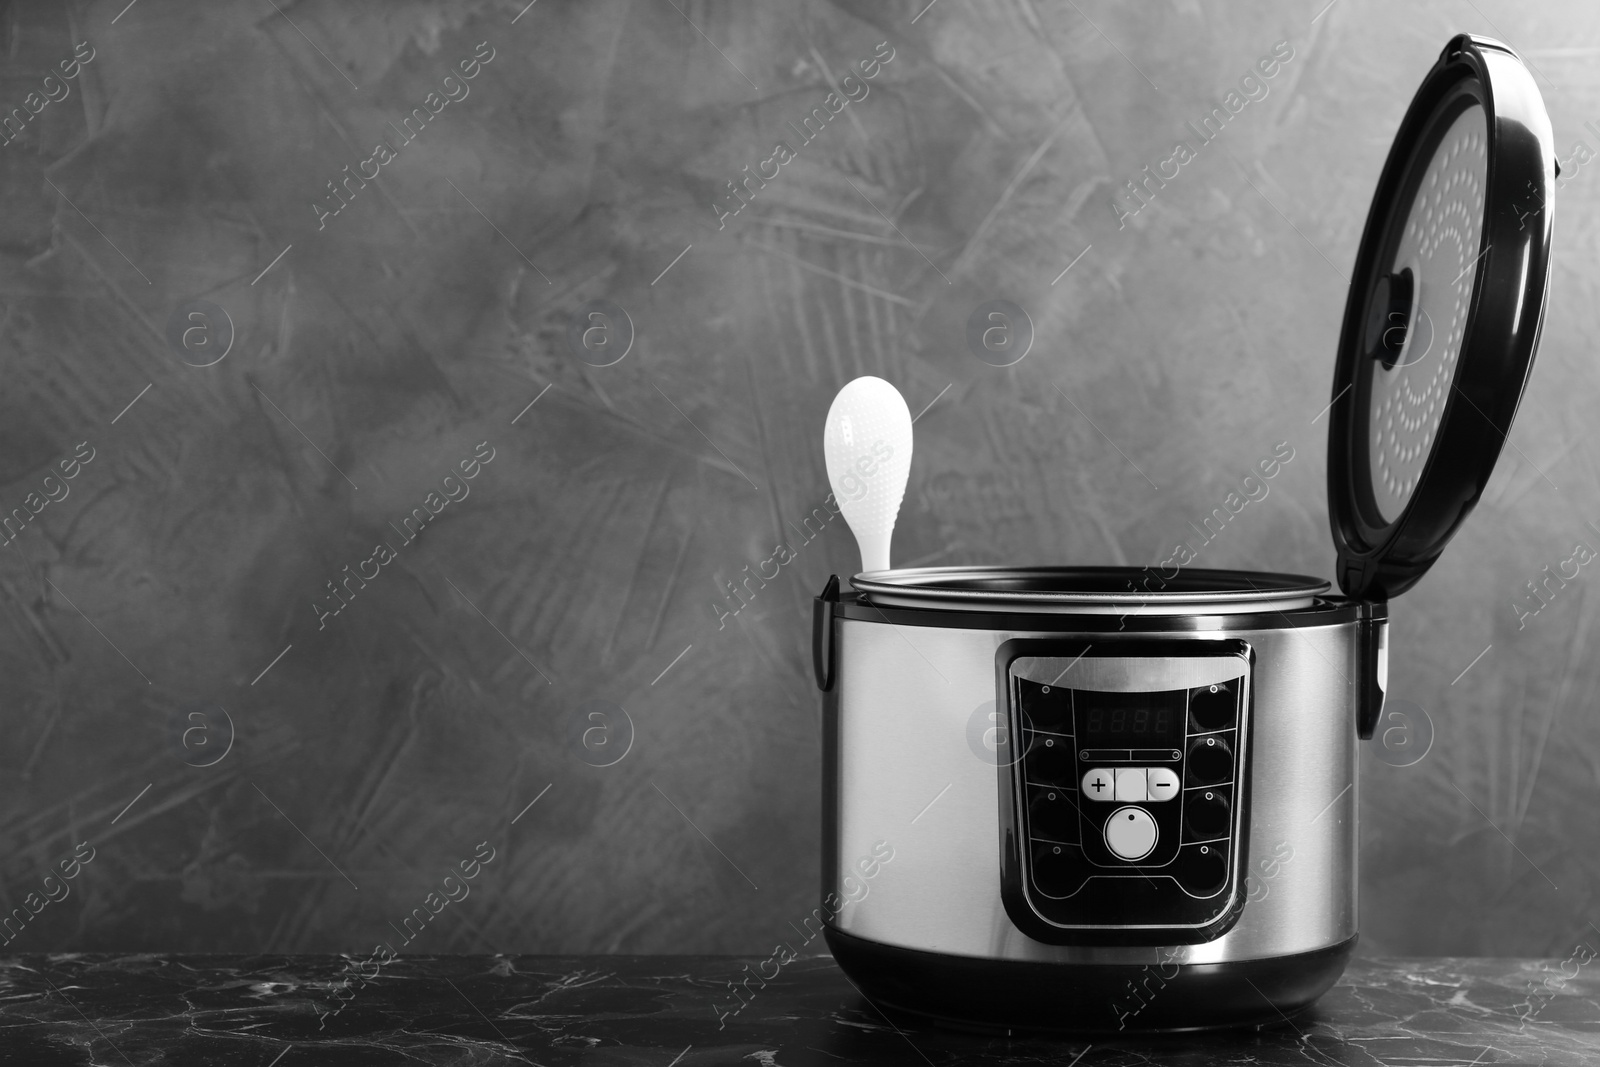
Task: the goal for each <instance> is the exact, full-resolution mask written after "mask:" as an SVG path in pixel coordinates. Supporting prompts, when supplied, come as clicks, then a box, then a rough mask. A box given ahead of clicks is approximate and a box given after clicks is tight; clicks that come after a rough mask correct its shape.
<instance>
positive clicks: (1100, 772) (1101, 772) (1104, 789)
mask: <svg viewBox="0 0 1600 1067" xmlns="http://www.w3.org/2000/svg"><path fill="white" fill-rule="evenodd" d="M1116 780H1117V778H1116V775H1114V774H1112V773H1111V772H1110V771H1108V770H1106V769H1105V768H1104V767H1096V768H1094V769H1093V770H1091V771H1090V772H1089V773H1088V774H1086V775H1084V776H1083V795H1084V796H1085V797H1087V798H1088V799H1090V800H1112V799H1113V794H1114V793H1115V792H1116V786H1115V784H1114V783H1115V782H1116Z"/></svg>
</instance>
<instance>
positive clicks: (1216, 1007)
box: [813, 35, 1556, 1031]
mask: <svg viewBox="0 0 1600 1067" xmlns="http://www.w3.org/2000/svg"><path fill="white" fill-rule="evenodd" d="M1554 159H1555V157H1554V150H1553V142H1552V137H1551V130H1550V122H1549V119H1548V117H1547V116H1546V114H1545V110H1544V106H1543V102H1542V100H1541V99H1540V96H1539V93H1538V90H1537V89H1536V88H1535V86H1534V83H1533V80H1532V79H1531V77H1530V76H1529V74H1528V71H1527V69H1526V68H1525V67H1524V65H1523V64H1522V62H1521V61H1520V59H1519V58H1518V57H1517V55H1516V54H1515V53H1514V52H1513V51H1512V50H1511V49H1509V48H1507V47H1506V46H1504V45H1502V44H1500V43H1498V42H1496V41H1492V40H1488V39H1485V38H1481V37H1474V36H1465V35H1463V36H1459V37H1456V38H1454V39H1453V40H1451V41H1450V42H1449V44H1448V45H1446V47H1445V49H1444V51H1443V53H1442V54H1441V55H1440V57H1439V60H1438V62H1437V64H1436V65H1435V66H1434V67H1433V68H1432V70H1431V71H1430V72H1429V73H1428V75H1427V77H1426V79H1425V80H1424V81H1423V84H1422V86H1421V88H1420V89H1419V91H1418V92H1417V94H1416V97H1415V99H1414V100H1413V101H1412V103H1411V106H1410V108H1409V110H1408V111H1407V112H1406V114H1405V117H1404V120H1403V121H1402V123H1401V125H1400V129H1399V132H1398V134H1397V136H1396V138H1395V142H1394V145H1393V147H1392V149H1391V151H1390V153H1389V156H1388V159H1387V162H1386V163H1385V165H1384V167H1383V171H1382V174H1381V177H1380V179H1379V182H1378V186H1377V191H1376V194H1375V196H1374V198H1373V201H1372V206H1371V210H1370V212H1369V215H1368V218H1367V223H1366V228H1365V231H1364V233H1363V236H1362V239H1361V244H1360V247H1359V250H1358V252H1357V255H1356V261H1355V272H1354V276H1353V278H1352V281H1351V284H1350V288H1349V294H1348V298H1347V303H1346V309H1345V315H1344V321H1343V327H1342V330H1341V334H1340V337H1339V345H1338V353H1337V360H1336V365H1335V371H1334V380H1333V388H1332V393H1331V399H1330V402H1329V406H1328V408H1327V409H1326V416H1325V417H1327V418H1328V420H1329V431H1328V503H1329V513H1330V525H1331V527H1332V533H1333V542H1334V546H1335V550H1336V554H1337V562H1336V565H1335V576H1336V580H1337V583H1338V587H1339V592H1340V594H1342V595H1339V594H1335V593H1333V592H1332V587H1331V584H1330V583H1329V582H1326V581H1322V580H1320V579H1317V578H1310V577H1304V576H1300V575H1294V574H1277V573H1263V572H1254V571H1234V570H1211V569H1199V568H1193V567H1187V566H1178V565H1176V564H1175V563H1173V562H1172V561H1170V560H1169V561H1168V562H1167V563H1164V564H1161V565H1159V566H1156V567H1148V568H1142V569H1141V568H1127V567H995V566H983V567H937V568H916V569H900V570H894V569H889V570H879V571H870V572H864V573H861V574H857V575H855V576H854V577H853V578H851V579H850V581H849V588H848V589H846V588H845V587H843V586H842V585H841V584H840V582H839V579H838V578H837V577H834V578H832V579H831V580H830V581H829V582H828V584H827V587H826V589H825V590H824V591H823V592H822V594H821V595H820V596H818V597H817V598H816V602H815V611H814V625H813V658H814V665H815V670H816V678H817V683H818V685H819V687H820V688H821V690H822V692H823V694H824V760H823V762H824V776H825V781H824V788H823V798H824V799H823V841H824V845H823V859H822V868H823V870H822V890H823V914H824V916H825V917H826V919H827V924H826V937H827V942H828V945H829V946H830V948H831V949H832V952H833V954H834V957H835V958H836V960H837V962H838V963H839V965H840V967H841V968H843V969H844V971H845V973H846V974H847V975H848V976H849V977H850V979H851V980H852V981H853V982H854V983H855V984H856V986H857V988H858V989H859V990H860V991H861V992H862V994H863V995H864V996H866V997H867V998H868V999H869V1000H870V1001H871V1002H872V1003H874V1004H876V1005H878V1006H879V1007H881V1008H883V1009H885V1010H886V1011H890V1012H892V1013H893V1012H898V1013H901V1014H905V1015H910V1016H915V1017H921V1018H923V1019H927V1020H932V1021H935V1022H939V1023H944V1024H950V1025H957V1026H965V1027H976V1028H984V1029H995V1030H1011V1029H1064V1030H1073V1031H1116V1030H1126V1029H1146V1030H1163V1029H1193V1028H1212V1027H1224V1026H1238V1025H1253V1024H1266V1023H1272V1022H1276V1021H1279V1020H1282V1019H1288V1018H1292V1017H1293V1016H1294V1014H1295V1013H1296V1012H1299V1011H1302V1010H1304V1009H1306V1008H1307V1007H1308V1006H1309V1005H1310V1004H1311V1003H1312V1002H1313V1001H1314V1000H1315V999H1316V998H1317V997H1318V996H1320V995H1321V994H1322V993H1324V992H1325V991H1326V990H1327V989H1328V988H1329V987H1330V986H1331V985H1332V984H1333V983H1334V982H1335V981H1336V980H1337V979H1338V977H1339V975H1340V973H1341V972H1342V971H1343V969H1344V967H1345V964H1346V961H1347V960H1348V959H1349V958H1350V954H1351V952H1352V950H1353V949H1354V947H1355V944H1356V939H1357V915H1358V909H1357V897H1356V891H1357V861H1358V849H1357V841H1358V837H1357V814H1358V810H1359V799H1360V794H1359V788H1358V783H1357V777H1356V763H1357V751H1358V746H1359V744H1360V742H1361V741H1363V740H1367V739H1370V738H1371V737H1372V735H1373V732H1374V728H1375V726H1376V724H1377V723H1378V720H1379V716H1380V713H1381V711H1382V708H1383V701H1384V687H1385V679H1386V675H1387V659H1388V643H1387V623H1388V609H1387V602H1388V600H1389V599H1390V598H1391V597H1394V596H1396V595H1398V594H1400V593H1402V592H1404V591H1405V590H1407V589H1409V588H1410V587H1411V586H1412V585H1413V584H1415V583H1416V582H1417V580H1418V579H1419V578H1421V577H1422V575H1423V573H1424V572H1425V571H1426V570H1427V569H1428V568H1429V566H1431V565H1432V563H1433V561H1434V560H1435V559H1436V558H1437V557H1438V555H1439V553H1440V551H1441V550H1442V549H1443V548H1444V545H1445V544H1446V542H1448V541H1449V539H1450V537H1451V536H1452V535H1453V534H1454V532H1455V531H1456V529H1457V528H1458V527H1459V525H1460V523H1461V521H1462V520H1463V519H1464V518H1465V517H1466V515H1467V513H1468V512H1469V511H1470V510H1471V509H1472V507H1473V505H1474V504H1475V503H1476V501H1477V500H1478V497H1479V496H1480V495H1481V493H1482V491H1483V488H1484V484H1485V483H1486V481H1487V480H1488V477H1489V474H1490V472H1491V471H1492V469H1493V467H1494V463H1495V460H1496V458H1497V457H1498V455H1499V453H1500V449H1501V445H1502V443H1503V442H1504V440H1505V437H1506V434H1507V432H1508V431H1509V429H1510V426H1511V421H1512V418H1513V416H1514V415H1515V413H1516V409H1517V405H1518V403H1519V400H1520V398H1521V395H1522V391H1523V386H1524V384H1525V382H1526V380H1527V376H1528V373H1529V370H1530V368H1531V366H1532V361H1533V356H1534V352H1535V349H1536V348H1537V344H1538V338H1539V332H1540V327H1541V325H1542V321H1543V316H1544V306H1545V294H1546V290H1547V287H1548V277H1549V247H1550V234H1551V204H1550V197H1551V192H1552V189H1553V185H1554V178H1555V175H1556V166H1555V162H1554ZM886 854H887V855H892V860H890V861H888V862H882V857H883V856H884V855H886Z"/></svg>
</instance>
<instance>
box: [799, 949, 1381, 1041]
mask: <svg viewBox="0 0 1600 1067" xmlns="http://www.w3.org/2000/svg"><path fill="white" fill-rule="evenodd" d="M825 936H826V938H827V941H828V947H829V948H830V949H832V950H833V958H834V960H835V961H836V962H837V963H838V964H839V967H840V969H842V970H843V971H844V973H845V975H846V976H847V977H848V978H849V979H850V981H851V982H852V983H853V984H854V985H855V987H856V989H857V990H859V991H860V993H861V995H862V996H864V997H865V998H866V999H867V1000H868V1002H869V1003H871V1004H872V1005H874V1006H876V1007H877V1008H879V1009H881V1010H883V1011H884V1012H886V1013H888V1014H891V1015H901V1016H905V1017H908V1018H911V1019H915V1020H918V1021H921V1022H928V1023H933V1024H935V1025H938V1026H943V1027H949V1028H954V1029H959V1030H975V1031H979V1032H982V1033H1007V1034H1009V1033H1012V1032H1029V1033H1038V1032H1052V1031H1053V1032H1070V1033H1079V1034H1107V1033H1118V1032H1133V1031H1137V1032H1140V1033H1152V1032H1157V1033H1159V1032H1178V1031H1193V1030H1222V1029H1229V1028H1235V1027H1257V1028H1259V1027H1264V1026H1275V1025H1277V1026H1281V1025H1284V1024H1286V1023H1290V1022H1291V1021H1292V1020H1293V1019H1294V1017H1295V1016H1296V1015H1297V1014H1298V1013H1300V1012H1303V1011H1305V1010H1306V1009H1307V1008H1309V1007H1310V1006H1311V1004H1312V1002H1313V1001H1315V1000H1316V999H1317V998H1318V997H1320V996H1321V995H1322V994H1324V993H1326V992H1327V991H1328V990H1329V989H1330V988H1332V986H1333V983H1334V982H1336V981H1338V979H1339V975H1341V974H1343V973H1344V968H1345V964H1346V963H1348V962H1349V960H1350V956H1351V953H1353V952H1354V951H1355V946H1356V938H1354V937H1352V938H1350V939H1349V940H1348V941H1343V942H1340V943H1339V944H1337V945H1332V946H1330V947H1328V948H1323V949H1317V950H1316V951H1313V952H1301V953H1297V954H1295V955H1292V956H1274V957H1270V958H1267V959H1259V960H1238V961H1234V962H1230V963H1188V964H1168V965H1166V966H1157V965H1156V964H1154V963H1151V964H1120V963H1119V964H1103V963H1038V962H1033V961H1017V960H986V959H974V958H972V957H969V956H947V955H944V954H942V953H937V952H922V951H920V950H917V949H908V948H897V947H895V946H893V945H885V944H881V943H879V942H876V941H867V940H865V939H863V938H859V937H853V936H852V935H850V934H846V933H843V932H841V931H839V930H836V929H834V928H833V927H831V926H830V927H828V928H827V930H826V931H825Z"/></svg>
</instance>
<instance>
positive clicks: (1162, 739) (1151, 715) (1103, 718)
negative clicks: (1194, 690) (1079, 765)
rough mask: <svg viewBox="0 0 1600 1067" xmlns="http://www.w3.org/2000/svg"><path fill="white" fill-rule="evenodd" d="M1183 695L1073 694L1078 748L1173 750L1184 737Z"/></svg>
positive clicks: (1080, 692)
mask: <svg viewBox="0 0 1600 1067" xmlns="http://www.w3.org/2000/svg"><path fill="white" fill-rule="evenodd" d="M1184 696H1185V694H1184V692H1183V691H1182V690H1178V691H1176V692H1171V693H1093V692H1088V691H1085V690H1078V691H1077V692H1076V693H1074V694H1073V697H1074V699H1073V703H1074V705H1075V707H1074V710H1075V711H1076V713H1077V714H1076V718H1077V720H1078V721H1077V728H1078V729H1077V734H1078V736H1077V743H1078V747H1080V748H1176V747H1178V746H1179V745H1180V744H1181V743H1182V741H1183V736H1184V725H1185V723H1184V718H1185V717H1184Z"/></svg>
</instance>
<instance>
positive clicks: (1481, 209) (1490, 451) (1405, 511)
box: [1328, 34, 1555, 599]
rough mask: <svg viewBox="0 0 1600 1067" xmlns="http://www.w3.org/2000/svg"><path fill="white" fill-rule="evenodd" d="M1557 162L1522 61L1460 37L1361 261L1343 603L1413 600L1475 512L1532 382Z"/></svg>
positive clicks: (1398, 158) (1346, 347) (1340, 492)
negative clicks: (1415, 588)
mask: <svg viewBox="0 0 1600 1067" xmlns="http://www.w3.org/2000/svg"><path fill="white" fill-rule="evenodd" d="M1554 183H1555V149H1554V139H1553V137H1552V135H1551V131H1550V118H1549V116H1548V115H1547V114H1546V113H1545V108H1544V101H1543V99H1542V98H1541V97H1540V95H1539V90H1538V88H1537V87H1536V86H1535V85H1534V83H1533V78H1532V77H1531V76H1530V75H1529V73H1528V70H1527V68H1526V67H1524V66H1523V64H1522V60H1521V59H1520V58H1518V56H1517V54H1516V53H1515V52H1513V51H1512V50H1511V49H1509V48H1507V47H1506V46H1505V45H1503V44H1500V43H1499V42H1498V41H1492V40H1489V39H1488V38H1484V37H1474V36H1471V35H1467V34H1463V35H1461V36H1459V37H1456V38H1454V39H1452V40H1451V41H1450V43H1449V44H1447V45H1446V46H1445V48H1444V51H1443V53H1441V54H1440V56H1439V61H1438V62H1437V63H1436V64H1434V67H1433V69H1432V70H1431V71H1429V72H1428V76H1427V78H1425V79H1424V80H1423V83H1422V87H1421V88H1420V89H1418V90H1417V95H1416V97H1415V98H1414V99H1413V100H1412V101H1411V107H1410V108H1409V109H1407V111H1406V115H1405V119H1404V120H1403V121H1402V122H1401V123H1400V130H1399V132H1398V133H1397V134H1396V135H1395V139H1394V145H1393V147H1391V148H1390V150H1389V158H1388V161H1387V162H1385V163H1384V166H1383V173H1382V176H1381V177H1380V178H1379V179H1378V188H1377V191H1376V192H1375V193H1374V194H1373V197H1372V208H1371V210H1370V211H1369V213H1368V215H1367V226H1366V230H1365V232H1364V233H1363V234H1362V236H1361V247H1360V250H1359V251H1358V252H1357V253H1356V263H1355V274H1354V277H1353V278H1352V279H1351V282H1350V292H1349V298H1348V299H1347V301H1346V303H1345V314H1344V326H1343V329H1342V330H1341V332H1340V336H1339V355H1338V362H1337V364H1336V366H1335V369H1334V376H1333V402H1332V404H1331V406H1330V410H1329V415H1330V417H1329V426H1328V517H1329V522H1330V523H1331V525H1332V527H1333V541H1334V545H1335V547H1336V548H1337V549H1338V552H1339V562H1338V581H1339V586H1340V588H1341V589H1343V590H1344V592H1345V593H1346V594H1347V595H1349V596H1352V597H1360V598H1363V599H1383V598H1387V597H1391V596H1396V595H1398V594H1400V593H1403V592H1405V591H1406V590H1407V589H1409V588H1411V586H1412V585H1414V584H1416V582H1417V580H1418V579H1419V578H1421V577H1422V575H1423V574H1424V573H1425V572H1426V571H1427V569H1428V568H1429V567H1430V566H1432V565H1433V561H1434V560H1435V559H1437V558H1438V557H1439V553H1440V552H1442V551H1444V546H1445V545H1446V544H1447V543H1449V541H1450V538H1451V536H1452V535H1454V534H1455V531H1456V528H1457V527H1458V526H1460V524H1461V520H1462V519H1464V518H1466V517H1467V513H1468V512H1470V511H1471V510H1472V508H1473V505H1475V504H1476V503H1477V502H1478V497H1479V496H1480V495H1481V494H1482V492H1483V487H1484V485H1485V483H1487V482H1488V480H1489V475H1490V473H1491V472H1492V471H1493V470H1494V464H1495V460H1496V459H1497V458H1498V457H1499V455H1500V448H1501V446H1502V445H1503V444H1504V442H1505V439H1506V435H1507V433H1509V432H1510V430H1511V420H1512V418H1513V417H1514V416H1515V415H1516V412H1517V404H1518V403H1519V401H1520V400H1521V399H1522V391H1523V386H1524V384H1525V383H1526V382H1527V378H1528V372H1529V370H1530V369H1531V368H1532V366H1533V355H1534V351H1535V349H1536V348H1537V347H1538V343H1539V330H1540V327H1541V326H1542V325H1543V321H1544V308H1545V292H1546V290H1547V288H1548V285H1549V278H1550V223H1551V219H1550V214H1551V210H1550V209H1551V194H1552V192H1553V190H1554Z"/></svg>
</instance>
